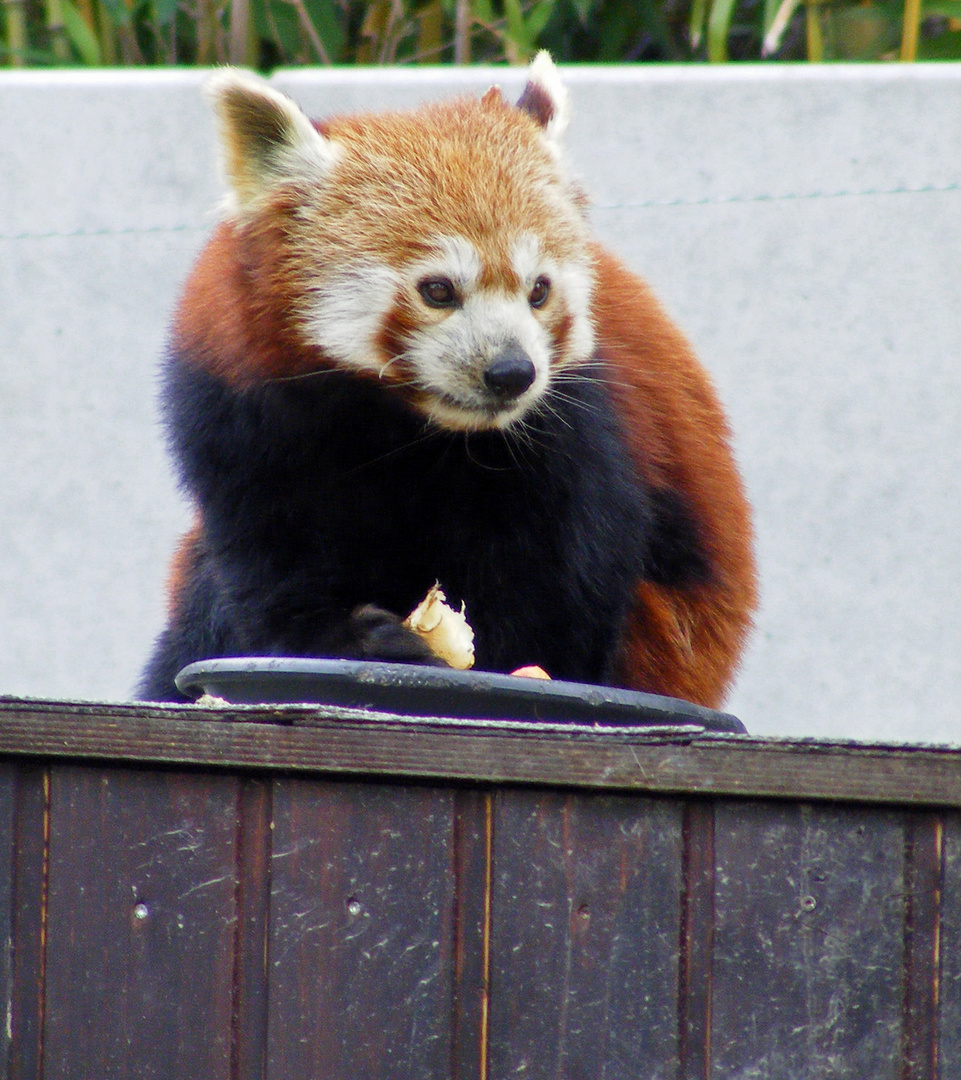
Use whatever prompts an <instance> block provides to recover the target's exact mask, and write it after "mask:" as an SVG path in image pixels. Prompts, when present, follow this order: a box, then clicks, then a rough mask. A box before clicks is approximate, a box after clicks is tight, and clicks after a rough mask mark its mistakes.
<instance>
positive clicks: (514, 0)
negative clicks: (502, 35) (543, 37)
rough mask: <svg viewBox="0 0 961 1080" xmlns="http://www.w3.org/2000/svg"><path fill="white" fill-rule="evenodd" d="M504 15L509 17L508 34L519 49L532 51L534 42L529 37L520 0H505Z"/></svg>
mask: <svg viewBox="0 0 961 1080" xmlns="http://www.w3.org/2000/svg"><path fill="white" fill-rule="evenodd" d="M504 16H505V18H506V19H507V36H508V37H509V38H510V39H511V41H512V42H513V43H514V45H515V46H517V48H518V50H520V51H521V52H530V50H531V47H532V45H533V42H532V41H531V40H530V39H529V37H528V33H527V26H526V25H525V23H524V12H523V11H522V10H521V5H520V0H504Z"/></svg>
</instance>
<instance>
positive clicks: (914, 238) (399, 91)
mask: <svg viewBox="0 0 961 1080" xmlns="http://www.w3.org/2000/svg"><path fill="white" fill-rule="evenodd" d="M202 78H203V76H202V74H198V73H194V72H165V71H150V72H136V73H130V72H89V73H87V72H85V73H54V74H49V73H27V74H3V75H0V193H2V195H0V380H2V381H0V386H2V393H0V508H2V509H0V693H15V694H27V695H41V696H59V695H63V696H69V697H107V698H118V697H123V696H125V695H126V694H127V693H128V692H129V690H130V688H131V686H132V685H133V683H134V681H135V679H136V676H137V672H138V669H139V666H140V664H141V662H142V660H143V658H144V656H145V654H146V652H147V650H148V648H149V645H150V642H151V639H152V637H153V635H154V634H155V632H156V631H157V630H158V629H159V627H160V624H161V622H162V582H163V577H164V573H165V568H164V567H165V562H166V560H167V558H168V556H169V553H170V550H171V548H172V545H173V543H174V539H175V536H176V534H177V532H178V530H179V529H180V528H181V526H182V525H183V523H184V521H185V510H184V508H183V506H182V505H181V503H180V501H179V499H178V496H177V494H176V492H175V490H174V487H173V484H172V481H171V477H170V472H169V469H168V467H167V464H166V460H165V456H164V451H163V446H162V441H161V436H160V434H159V432H158V430H157V428H156V425H155V419H154V400H153V399H154V381H155V372H156V364H157V359H158V356H159V354H160V351H161V349H162V345H163V339H164V327H165V322H166V319H167V317H168V313H169V311H170V308H171V306H172V304H173V302H174V299H175V296H176V293H177V290H178V287H179V283H180V281H181V280H182V279H183V277H184V275H185V273H186V271H187V269H188V267H189V265H190V263H191V260H192V258H193V256H194V254H195V252H196V251H197V249H198V247H199V245H200V244H201V243H202V242H203V238H204V236H205V233H206V231H207V230H208V228H209V225H210V223H211V221H212V220H213V219H214V207H215V204H216V201H217V197H218V192H219V185H218V181H217V177H216V171H215V168H214V159H213V147H212V137H211V125H210V121H209V117H208V114H207V110H206V107H205V105H204V103H203V101H202V98H201V95H200V93H199V86H200V84H201V82H202ZM518 79H519V75H518V73H516V72H512V71H507V70H499V71H498V72H496V73H491V72H479V71H476V70H468V71H416V72H402V71H395V70H388V71H376V72H358V71H335V72H318V71H313V70H311V71H296V72H287V73H282V74H279V75H278V76H277V77H276V82H277V84H278V85H279V86H281V87H282V88H283V89H285V90H287V91H288V92H290V93H291V94H293V95H294V96H295V97H297V98H298V99H299V100H300V101H301V102H302V103H303V104H304V105H305V107H306V108H307V109H308V111H310V112H312V113H313V114H315V115H322V114H323V113H326V112H336V111H344V110H348V109H354V108H358V107H377V106H382V105H385V104H388V103H390V104H406V103H408V102H415V101H418V100H421V99H424V98H429V97H435V96H437V95H440V94H447V93H449V92H451V91H454V90H456V89H460V88H467V89H470V90H472V91H473V90H475V89H483V88H484V87H486V86H487V85H489V84H490V82H492V81H499V82H501V84H502V85H504V86H505V89H507V88H514V87H516V86H517V85H518ZM567 80H568V83H569V85H570V87H571V90H572V94H573V99H574V109H575V113H574V120H573V123H572V128H571V131H570V137H569V146H570V153H571V156H572V158H573V160H574V163H575V166H576V169H577V170H578V172H579V173H580V174H581V175H582V177H583V178H584V180H585V182H586V185H587V187H588V189H589V190H590V191H591V193H592V195H593V199H594V204H595V205H594V210H593V219H594V222H595V226H596V230H597V232H598V233H599V234H600V235H601V237H603V238H604V239H605V240H606V241H608V242H609V244H610V245H611V246H612V247H613V248H615V249H616V250H617V251H619V252H620V254H621V255H622V256H624V257H625V258H626V259H627V260H628V261H629V262H630V263H631V264H632V265H633V266H634V267H635V268H636V269H637V270H638V271H639V272H641V273H642V274H644V275H645V276H646V277H647V278H648V279H649V280H650V281H651V282H652V284H653V285H654V287H655V289H656V291H657V292H658V293H659V294H660V296H661V297H662V299H663V300H664V301H665V302H666V304H667V306H668V308H669V310H671V311H672V312H673V314H674V315H675V316H676V318H677V320H678V321H679V322H680V323H681V325H682V326H684V327H685V329H686V330H687V332H688V333H689V334H690V336H691V337H692V339H693V340H694V342H695V344H696V346H697V347H698V349H699V352H700V354H701V356H702V357H703V359H704V362H705V363H706V365H707V366H708V368H709V369H710V370H711V371H712V373H713V375H714V377H715V379H716V381H717V384H718V386H719V389H720V391H721V394H722V396H723V398H724V400H725V402H726V403H727V406H728V409H729V412H730V416H731V419H732V423H733V426H734V429H735V432H736V437H737V447H738V453H739V457H740V460H741V463H742V466H743V469H744V472H745V475H746V478H747V483H748V486H749V489H750V493H751V496H752V498H753V501H754V503H755V506H756V511H757V527H758V544H759V554H760V561H761V571H762V584H763V607H762V609H761V612H760V615H759V618H758V623H757V630H756V633H755V636H754V640H753V643H752V647H751V649H750V652H749V654H748V656H747V659H746V662H745V664H744V668H743V671H742V675H741V678H740V680H739V683H738V685H737V688H736V691H735V693H734V694H733V696H732V698H731V701H730V703H729V704H730V707H731V708H732V709H733V710H734V711H736V712H738V713H739V714H740V715H741V716H742V718H743V719H744V720H745V722H746V723H747V725H748V727H749V728H750V729H751V730H752V731H755V732H758V733H790V734H820V735H831V736H842V737H843V736H850V737H856V738H863V739H880V738H884V739H908V740H940V741H954V742H957V741H959V733H961V706H959V698H961V618H959V608H961V595H959V594H961V574H959V570H961V499H959V498H958V494H957V477H958V476H959V474H961V440H959V438H958V434H959V432H961V363H959V344H961V333H959V331H961V272H959V268H961V236H959V224H961V188H959V185H961V139H959V138H958V126H959V119H961V69H959V68H957V67H955V66H952V65H945V66H927V67H926V66H916V67H899V66H889V67H883V68H874V67H858V68H848V67H836V66H831V67H820V68H818V67H796V68H793V67H778V66H773V65H772V66H765V67H731V68H728V69H725V70H718V69H714V68H684V69H675V68H610V69H589V68H585V69H575V70H570V71H569V72H568V74H567Z"/></svg>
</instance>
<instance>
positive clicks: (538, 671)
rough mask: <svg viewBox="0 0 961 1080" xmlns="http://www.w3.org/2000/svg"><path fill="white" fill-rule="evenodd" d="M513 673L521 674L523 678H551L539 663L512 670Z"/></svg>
mask: <svg viewBox="0 0 961 1080" xmlns="http://www.w3.org/2000/svg"><path fill="white" fill-rule="evenodd" d="M511 675H519V676H520V677H521V678H522V679H549V678H550V675H548V674H547V672H546V671H545V670H544V669H543V668H542V667H538V666H537V664H529V665H528V666H527V667H519V668H518V669H517V670H516V671H512V672H511Z"/></svg>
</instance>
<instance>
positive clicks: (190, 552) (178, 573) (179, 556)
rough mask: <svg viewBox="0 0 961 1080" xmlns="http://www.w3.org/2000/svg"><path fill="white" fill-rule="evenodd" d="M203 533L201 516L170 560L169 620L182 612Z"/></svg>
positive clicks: (186, 533) (168, 583)
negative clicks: (185, 593)
mask: <svg viewBox="0 0 961 1080" xmlns="http://www.w3.org/2000/svg"><path fill="white" fill-rule="evenodd" d="M202 532H203V523H202V522H201V520H200V515H199V514H198V515H197V518H196V520H195V521H194V523H193V525H192V526H191V527H190V529H188V530H187V532H185V533H184V534H183V536H181V538H180V542H179V543H178V544H177V550H176V551H175V552H174V554H173V558H172V559H171V560H170V570H169V572H168V573H167V590H166V593H167V618H168V620H173V619H174V618H176V615H177V612H178V611H179V610H180V604H181V597H182V595H183V590H184V588H185V587H186V584H187V582H188V581H189V580H190V579H191V577H192V576H193V572H194V566H195V564H196V561H197V545H198V544H199V543H200V537H201V534H202Z"/></svg>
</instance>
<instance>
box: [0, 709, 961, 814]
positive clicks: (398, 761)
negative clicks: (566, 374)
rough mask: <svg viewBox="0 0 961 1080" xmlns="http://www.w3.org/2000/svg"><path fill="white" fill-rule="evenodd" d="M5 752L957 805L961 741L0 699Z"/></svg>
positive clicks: (0, 744)
mask: <svg viewBox="0 0 961 1080" xmlns="http://www.w3.org/2000/svg"><path fill="white" fill-rule="evenodd" d="M0 754H8V755H27V756H34V757H43V758H61V757H67V758H74V759H76V758H96V759H104V760H111V761H137V762H156V763H170V764H178V765H182V764H197V765H204V766H209V767H231V768H245V769H249V768H255V769H281V770H287V771H289V770H296V771H298V772H305V773H316V774H324V773H327V774H332V775H364V776H372V777H373V776H383V777H410V778H424V779H439V780H468V781H478V782H487V783H509V784H552V785H560V786H564V787H576V788H599V789H608V790H628V791H641V792H651V793H662V794H699V795H711V796H722V795H739V796H750V797H759V798H784V799H807V800H828V801H835V800H839V801H847V802H866V803H888V804H894V805H904V806H908V805H913V806H946V807H955V808H961V747H941V748H932V747H908V746H891V747H885V746H871V745H866V744H859V743H827V742H818V741H816V740H801V741H797V740H794V741H792V740H786V739H757V738H751V737H749V736H744V735H728V736H725V735H700V736H698V735H692V734H690V733H688V734H676V735H673V736H672V735H669V734H665V733H661V734H645V733H644V731H643V729H639V730H637V731H636V732H633V733H625V732H624V730H623V729H615V730H609V729H596V728H587V729H580V730H578V731H576V732H572V731H567V732H565V731H561V730H557V729H552V728H545V729H543V730H537V729H536V727H535V726H530V725H528V726H527V727H525V726H523V725H512V724H509V723H502V724H500V725H498V724H490V723H487V724H485V723H484V722H483V721H464V720H450V721H444V720H440V719H437V718H433V719H420V720H412V719H411V718H410V717H395V716H385V715H382V714H372V715H366V714H361V713H358V712H357V711H351V710H337V709H332V708H324V707H304V706H285V707H277V706H260V707H251V706H248V707H244V708H236V707H229V708H220V709H198V708H196V707H194V706H182V707H168V708H155V707H150V706H144V705H101V704H78V703H72V704H71V703H66V704H64V703H51V702H33V701H18V700H9V699H8V700H0Z"/></svg>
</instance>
